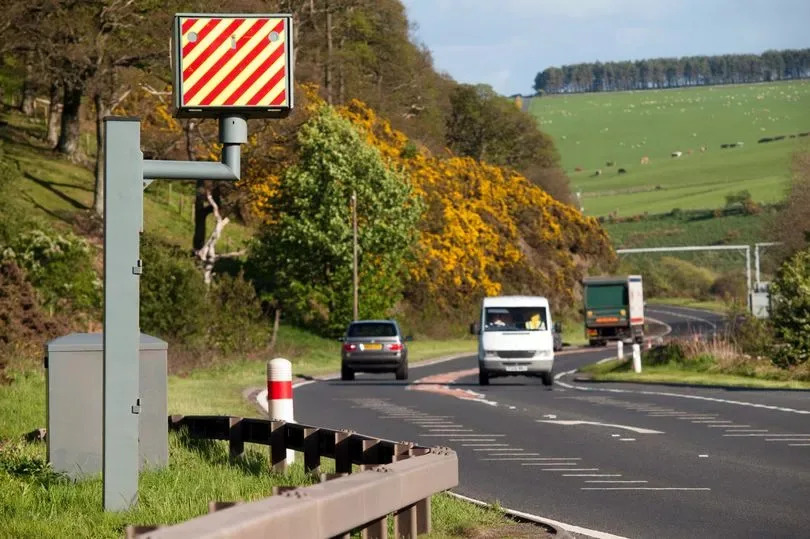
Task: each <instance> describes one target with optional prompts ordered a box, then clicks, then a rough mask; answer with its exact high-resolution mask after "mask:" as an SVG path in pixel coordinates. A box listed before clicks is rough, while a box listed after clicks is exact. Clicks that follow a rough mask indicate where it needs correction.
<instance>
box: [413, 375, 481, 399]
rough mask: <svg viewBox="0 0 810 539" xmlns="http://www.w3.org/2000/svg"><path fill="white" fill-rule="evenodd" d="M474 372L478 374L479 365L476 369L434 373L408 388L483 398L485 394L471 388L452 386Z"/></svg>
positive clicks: (460, 397)
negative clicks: (451, 385)
mask: <svg viewBox="0 0 810 539" xmlns="http://www.w3.org/2000/svg"><path fill="white" fill-rule="evenodd" d="M474 374H478V368H477V367H476V368H474V369H465V370H463V371H455V372H445V373H442V374H434V375H433V376H426V377H424V378H420V379H419V380H416V381H415V382H413V383H412V384H409V385H408V389H410V390H413V391H430V392H431V393H438V394H440V395H447V396H449V397H456V398H457V399H464V400H483V399H484V395H483V394H481V393H477V392H475V391H473V390H471V389H462V388H460V387H450V384H452V383H453V382H455V381H456V380H459V379H461V378H464V377H465V376H472V375H474Z"/></svg>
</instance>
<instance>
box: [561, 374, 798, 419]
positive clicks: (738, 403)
mask: <svg viewBox="0 0 810 539" xmlns="http://www.w3.org/2000/svg"><path fill="white" fill-rule="evenodd" d="M573 372H576V369H574V370H571V371H567V372H561V373H560V374H558V375H557V376H555V377H554V379H555V380H558V382H557V384H558V385H560V386H561V387H565V388H568V389H576V390H577V391H594V392H596V391H604V392H607V393H625V394H634V395H654V396H659V397H676V398H680V399H692V400H701V401H707V402H719V403H722V404H731V405H734V406H748V407H750V408H762V409H763V410H775V411H777V412H787V413H791V414H800V415H810V410H799V409H796V408H785V407H783V406H772V405H770V404H758V403H755V402H745V401H734V400H729V399H719V398H717V397H703V396H701V395H684V394H681V393H670V392H668V391H637V390H634V389H617V388H604V387H582V386H578V385H573V384H567V383H565V382H562V381H559V379H560V378H562V377H563V376H565V375H567V374H571V373H573Z"/></svg>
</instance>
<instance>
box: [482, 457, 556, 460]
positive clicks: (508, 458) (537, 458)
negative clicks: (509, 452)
mask: <svg viewBox="0 0 810 539" xmlns="http://www.w3.org/2000/svg"><path fill="white" fill-rule="evenodd" d="M481 460H546V457H526V458H525V459H524V458H513V457H504V458H486V459H481Z"/></svg>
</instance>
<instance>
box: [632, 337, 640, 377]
mask: <svg viewBox="0 0 810 539" xmlns="http://www.w3.org/2000/svg"><path fill="white" fill-rule="evenodd" d="M633 371H634V372H635V373H636V374H640V373H641V347H640V346H639V345H637V344H634V345H633Z"/></svg>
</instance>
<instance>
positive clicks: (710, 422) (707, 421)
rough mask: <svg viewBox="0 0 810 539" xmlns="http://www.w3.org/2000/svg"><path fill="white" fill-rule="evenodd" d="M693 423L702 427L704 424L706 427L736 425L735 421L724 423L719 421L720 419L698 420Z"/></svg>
mask: <svg viewBox="0 0 810 539" xmlns="http://www.w3.org/2000/svg"><path fill="white" fill-rule="evenodd" d="M692 423H695V424H698V425H700V424H704V425H709V424H711V425H720V424H726V425H728V424H729V423H734V421H723V420H719V419H697V420H694V421H692Z"/></svg>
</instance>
